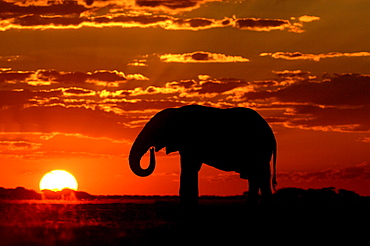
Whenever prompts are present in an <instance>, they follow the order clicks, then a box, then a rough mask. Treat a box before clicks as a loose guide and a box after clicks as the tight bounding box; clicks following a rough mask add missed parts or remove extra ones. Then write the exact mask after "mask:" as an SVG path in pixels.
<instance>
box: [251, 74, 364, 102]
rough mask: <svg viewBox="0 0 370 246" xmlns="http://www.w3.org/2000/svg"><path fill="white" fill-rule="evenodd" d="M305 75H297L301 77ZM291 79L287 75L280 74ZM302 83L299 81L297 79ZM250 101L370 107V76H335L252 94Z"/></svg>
mask: <svg viewBox="0 0 370 246" xmlns="http://www.w3.org/2000/svg"><path fill="white" fill-rule="evenodd" d="M305 75H306V74H305V73H300V74H294V76H296V77H297V78H301V77H302V76H305ZM280 76H282V77H284V76H285V77H286V76H289V77H291V74H290V75H288V74H287V73H284V74H280ZM297 80H298V81H299V79H297ZM246 96H247V98H248V99H258V98H269V97H270V98H271V97H274V98H277V100H278V101H280V102H294V103H311V104H320V105H327V106H362V105H369V104H370V76H362V75H357V74H343V75H335V76H334V77H331V78H324V79H323V81H321V82H319V81H313V82H312V81H307V80H303V81H299V82H297V83H293V84H291V85H289V86H287V87H285V88H281V89H279V90H277V91H271V92H268V91H264V92H255V93H249V94H247V95H246Z"/></svg>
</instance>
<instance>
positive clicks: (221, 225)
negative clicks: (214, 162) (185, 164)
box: [0, 188, 370, 245]
mask: <svg viewBox="0 0 370 246" xmlns="http://www.w3.org/2000/svg"><path fill="white" fill-rule="evenodd" d="M0 218H1V220H0V245H153V244H155V245H159V244H161V245H192V244H194V243H200V244H202V243H203V244H205V245H212V244H213V245H222V244H225V245H239V244H240V245H255V244H256V242H258V244H263V243H265V242H266V243H274V242H276V243H284V244H293V243H294V244H302V243H315V244H318V243H319V242H320V243H319V244H324V243H333V242H341V243H342V242H345V240H350V242H351V243H352V244H356V240H364V238H367V237H368V231H369V228H368V224H369V218H370V201H369V198H368V197H361V196H358V195H357V194H353V193H351V192H346V191H335V190H333V189H331V188H328V189H326V190H325V189H322V190H301V189H295V188H291V189H282V190H280V191H278V192H277V193H276V194H275V195H274V197H273V198H272V199H271V200H270V201H268V202H265V203H263V204H258V205H251V204H247V203H246V201H245V197H234V198H222V197H207V198H202V199H201V200H200V205H199V207H198V208H197V209H193V210H184V209H181V207H180V205H179V203H178V201H177V199H174V198H171V199H168V198H167V199H165V198H158V197H157V198H156V199H152V200H150V199H148V198H146V199H143V200H140V199H136V200H118V199H116V200H99V201H89V202H81V201H64V202H63V201H60V200H51V201H10V202H9V201H8V202H2V203H0ZM256 240H258V241H256ZM253 242H254V243H253Z"/></svg>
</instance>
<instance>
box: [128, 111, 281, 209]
mask: <svg viewBox="0 0 370 246" xmlns="http://www.w3.org/2000/svg"><path fill="white" fill-rule="evenodd" d="M164 147H166V154H169V153H172V152H176V151H178V152H179V154H180V168H181V171H180V190H179V195H180V204H185V205H186V204H188V205H191V204H197V203H198V196H199V194H198V193H199V191H198V172H199V170H200V168H201V166H202V164H207V165H210V166H212V167H215V168H217V169H220V170H223V171H234V172H236V173H239V174H240V178H241V179H246V180H248V197H250V198H252V197H254V198H256V199H258V197H261V199H263V198H268V197H271V195H272V189H271V186H272V187H273V188H274V190H275V187H276V185H277V182H276V154H277V153H276V152H277V143H276V139H275V136H274V133H273V131H272V129H271V127H270V126H269V124H268V123H267V122H266V121H265V120H264V119H263V118H262V117H261V116H260V115H259V114H258V113H257V112H256V111H254V110H253V109H250V108H227V109H220V108H213V107H206V106H201V105H187V106H182V107H179V108H167V109H164V110H162V111H160V112H158V113H157V114H156V115H154V116H153V117H152V118H151V119H150V120H149V121H148V122H147V123H146V125H145V126H144V127H143V129H142V130H141V132H140V133H139V134H138V136H137V138H136V139H135V141H134V142H133V144H132V146H131V150H130V153H129V158H128V159H129V166H130V168H131V170H132V171H133V173H134V174H136V175H138V176H141V177H146V176H148V175H150V174H151V173H153V171H154V169H155V165H156V162H155V153H154V152H158V151H159V150H161V149H163V148H164ZM148 150H149V151H150V160H149V166H148V167H147V168H145V169H144V168H142V167H141V165H140V161H141V158H142V156H143V155H144V154H146V153H147V151H148ZM271 159H272V163H273V175H272V177H271V169H270V161H271ZM271 179H272V180H271ZM271 184H272V185H271Z"/></svg>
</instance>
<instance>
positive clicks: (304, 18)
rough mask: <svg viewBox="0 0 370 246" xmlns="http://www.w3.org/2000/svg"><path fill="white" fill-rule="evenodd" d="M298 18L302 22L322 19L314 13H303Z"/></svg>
mask: <svg viewBox="0 0 370 246" xmlns="http://www.w3.org/2000/svg"><path fill="white" fill-rule="evenodd" d="M298 20H299V21H300V22H312V21H318V20H320V17H318V16H312V15H302V16H301V17H298Z"/></svg>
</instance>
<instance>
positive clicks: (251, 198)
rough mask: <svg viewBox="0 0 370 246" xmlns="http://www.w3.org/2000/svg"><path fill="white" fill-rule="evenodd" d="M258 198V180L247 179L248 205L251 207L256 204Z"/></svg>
mask: <svg viewBox="0 0 370 246" xmlns="http://www.w3.org/2000/svg"><path fill="white" fill-rule="evenodd" d="M258 197H259V185H258V180H256V178H249V179H248V203H249V204H251V205H255V204H257V203H258Z"/></svg>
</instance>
